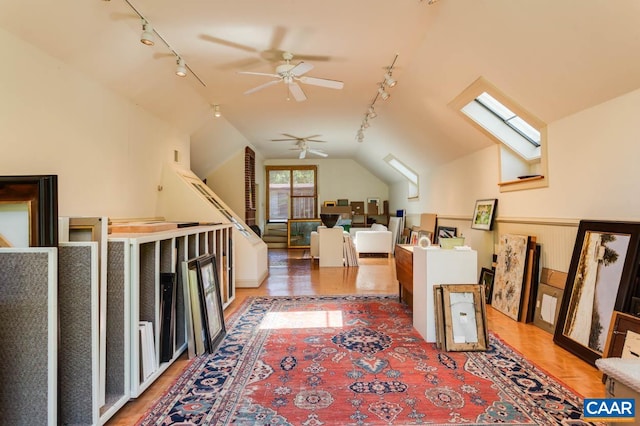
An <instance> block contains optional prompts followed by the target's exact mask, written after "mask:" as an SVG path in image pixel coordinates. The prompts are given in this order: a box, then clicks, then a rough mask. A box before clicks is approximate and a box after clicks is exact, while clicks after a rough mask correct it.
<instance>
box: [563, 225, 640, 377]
mask: <svg viewBox="0 0 640 426" xmlns="http://www.w3.org/2000/svg"><path fill="white" fill-rule="evenodd" d="M639 241H640V223H634V222H614V221H610V222H607V221H604V222H598V221H585V220H583V221H580V225H579V227H578V234H577V236H576V242H575V245H574V248H573V254H572V257H571V265H570V267H569V272H568V274H567V284H566V286H565V288H564V294H563V297H562V305H561V307H560V313H559V314H558V323H557V326H556V330H555V333H554V337H553V340H554V342H556V343H557V344H558V345H559V346H562V347H564V348H565V349H567V350H568V351H570V352H572V353H574V354H575V355H577V356H579V357H580V358H582V359H583V360H585V361H587V362H588V363H590V364H591V365H595V361H596V359H598V358H601V357H602V356H603V353H604V350H605V345H606V340H607V335H608V331H609V328H610V324H611V317H612V314H613V312H614V311H620V312H626V311H628V310H629V309H630V304H631V300H632V297H633V296H634V291H635V290H636V289H634V288H633V287H634V280H635V279H636V277H637V273H638V243H639Z"/></svg>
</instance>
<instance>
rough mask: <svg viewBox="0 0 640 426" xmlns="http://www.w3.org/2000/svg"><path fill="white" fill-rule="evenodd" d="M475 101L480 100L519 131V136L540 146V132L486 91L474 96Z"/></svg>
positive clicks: (484, 105)
mask: <svg viewBox="0 0 640 426" xmlns="http://www.w3.org/2000/svg"><path fill="white" fill-rule="evenodd" d="M476 101H477V102H480V104H481V105H482V106H483V107H485V108H486V109H488V110H489V111H491V112H492V113H494V114H495V115H497V116H498V117H500V118H501V119H502V121H504V123H505V124H507V125H508V126H509V127H511V128H512V129H513V130H515V131H516V132H518V133H520V135H521V136H523V137H524V138H525V139H526V140H528V141H529V142H531V143H532V144H533V145H535V146H540V132H539V131H537V130H536V129H535V128H534V127H533V126H531V125H530V124H529V123H527V122H526V121H524V120H523V119H522V118H521V117H519V116H518V115H517V114H516V113H514V112H512V111H511V110H510V109H509V108H507V107H506V106H504V105H502V104H501V103H500V102H499V101H498V100H497V99H495V98H494V97H493V96H491V95H490V94H488V93H487V92H482V94H481V95H480V96H478V97H477V98H476Z"/></svg>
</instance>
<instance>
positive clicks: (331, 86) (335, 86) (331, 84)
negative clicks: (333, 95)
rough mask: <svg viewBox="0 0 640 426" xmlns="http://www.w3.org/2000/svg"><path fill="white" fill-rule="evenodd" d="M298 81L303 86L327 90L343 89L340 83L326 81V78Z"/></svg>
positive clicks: (304, 78) (310, 78)
mask: <svg viewBox="0 0 640 426" xmlns="http://www.w3.org/2000/svg"><path fill="white" fill-rule="evenodd" d="M298 80H300V82H302V83H305V84H311V85H313V86H321V87H327V88H329V89H342V88H343V87H344V83H343V82H342V81H338V80H328V79H326V78H315V77H300V78H299V79H298Z"/></svg>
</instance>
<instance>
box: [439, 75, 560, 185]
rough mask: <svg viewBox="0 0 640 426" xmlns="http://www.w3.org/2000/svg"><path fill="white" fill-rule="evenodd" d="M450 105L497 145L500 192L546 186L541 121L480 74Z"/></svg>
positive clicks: (544, 152) (544, 126) (545, 164)
mask: <svg viewBox="0 0 640 426" xmlns="http://www.w3.org/2000/svg"><path fill="white" fill-rule="evenodd" d="M450 105H451V106H452V107H453V108H455V109H456V110H458V111H459V112H460V113H461V114H462V116H463V117H464V118H465V120H467V121H468V122H469V123H471V124H472V125H473V126H474V127H476V128H477V129H478V130H480V131H481V132H483V133H484V134H486V135H487V136H489V137H490V138H491V139H492V140H493V141H494V142H496V143H497V144H498V145H499V150H498V152H499V156H500V157H499V162H498V163H499V165H500V166H499V167H500V182H499V183H498V185H500V191H501V192H504V191H513V190H519V189H530V188H539V187H543V186H547V162H546V146H545V142H546V141H545V139H546V124H545V123H544V122H542V121H541V120H539V119H538V118H536V117H535V116H533V115H532V114H531V113H529V112H528V111H526V110H525V109H524V108H522V107H521V106H520V105H518V104H517V103H515V102H514V101H513V100H511V99H510V98H509V97H507V96H506V95H505V94H504V93H502V92H501V91H500V90H498V89H497V88H496V87H495V86H493V85H491V84H490V83H489V82H487V81H486V80H485V79H483V78H482V77H481V78H479V79H478V80H476V81H475V82H474V83H473V84H471V86H469V87H468V88H467V89H465V90H464V91H463V92H462V93H461V94H460V95H459V96H458V97H457V98H456V99H454V100H453V101H452V102H451V104H450Z"/></svg>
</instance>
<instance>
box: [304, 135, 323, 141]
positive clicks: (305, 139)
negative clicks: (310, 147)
mask: <svg viewBox="0 0 640 426" xmlns="http://www.w3.org/2000/svg"><path fill="white" fill-rule="evenodd" d="M318 136H320V135H318ZM305 140H306V141H307V142H320V143H326V142H327V141H321V140H320V139H308V138H305Z"/></svg>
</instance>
